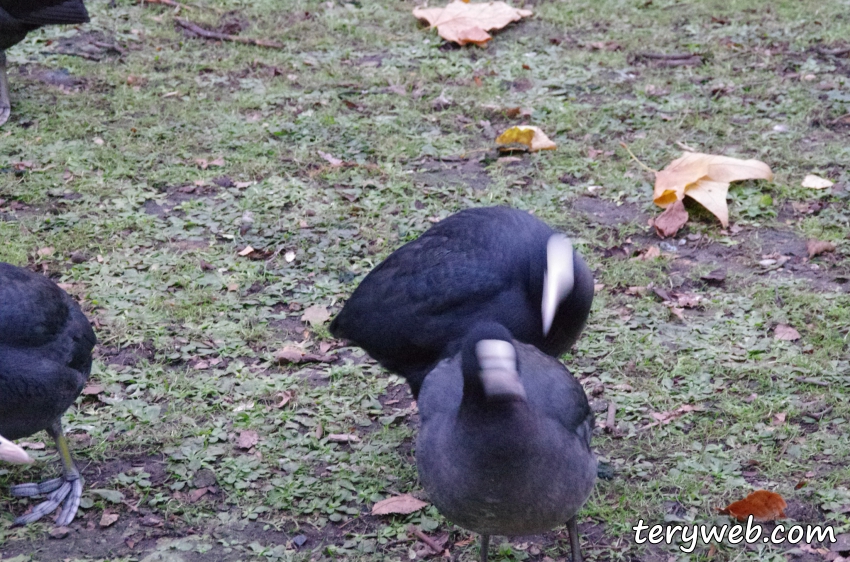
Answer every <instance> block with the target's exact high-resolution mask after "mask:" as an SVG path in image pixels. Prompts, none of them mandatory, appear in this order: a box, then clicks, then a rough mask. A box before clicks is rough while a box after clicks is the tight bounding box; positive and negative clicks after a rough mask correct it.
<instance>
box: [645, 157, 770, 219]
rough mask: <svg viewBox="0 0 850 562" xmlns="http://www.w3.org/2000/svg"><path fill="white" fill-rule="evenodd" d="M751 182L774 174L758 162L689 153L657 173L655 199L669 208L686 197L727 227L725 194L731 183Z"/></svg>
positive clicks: (658, 203)
mask: <svg viewBox="0 0 850 562" xmlns="http://www.w3.org/2000/svg"><path fill="white" fill-rule="evenodd" d="M750 179H766V180H771V179H773V172H772V171H771V170H770V166H768V165H767V164H765V163H764V162H761V161H759V160H741V159H739V158H731V157H729V156H717V155H713V154H702V153H699V152H686V153H684V154H683V155H682V156H681V157H679V158H677V159H676V160H674V161H673V162H671V163H670V164H669V165H668V166H667V167H666V168H664V169H663V170H661V171H660V172H655V191H654V192H653V196H652V199H653V201H654V202H655V204H656V205H658V206H659V207H664V208H667V207H668V206H670V205H672V204H673V203H674V202H676V201H681V200H682V199H683V198H684V197H685V196H686V195H687V196H688V197H690V198H692V199H694V200H695V201H696V202H698V203H699V204H700V205H702V206H703V207H705V208H706V209H708V211H710V212H711V214H713V215H714V216H716V217H717V218H718V219H719V220H720V222H721V223H722V224H723V226H724V227H728V226H729V209H728V207H727V206H726V194H727V192H728V191H729V184H730V183H731V182H733V181H742V180H750Z"/></svg>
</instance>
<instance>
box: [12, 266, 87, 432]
mask: <svg viewBox="0 0 850 562" xmlns="http://www.w3.org/2000/svg"><path fill="white" fill-rule="evenodd" d="M95 343H96V338H95V334H94V331H93V330H92V328H91V325H90V324H89V322H88V320H87V319H86V317H85V315H84V314H83V312H82V310H80V307H79V305H77V303H76V302H74V300H73V299H72V298H71V297H70V296H68V294H67V293H65V291H63V290H62V289H60V288H59V287H58V286H57V285H56V284H55V283H54V282H53V281H51V280H49V279H47V278H46V277H44V276H43V275H38V274H36V273H32V272H30V271H27V270H25V269H21V268H18V267H15V266H12V265H9V264H6V263H0V435H3V436H4V437H6V438H7V439H19V438H21V437H27V436H29V435H32V434H33V433H36V432H38V431H41V430H43V429H47V428H49V427H50V426H51V425H52V424H53V423H54V422H56V421H57V420H58V419H59V418H60V417H61V416H62V414H63V413H64V412H65V410H67V409H68V407H69V406H71V404H73V403H74V400H76V398H77V396H79V394H80V392H81V391H82V389H83V386H84V385H85V382H86V380H87V379H88V377H89V374H90V373H91V366H92V349H93V347H94V345H95Z"/></svg>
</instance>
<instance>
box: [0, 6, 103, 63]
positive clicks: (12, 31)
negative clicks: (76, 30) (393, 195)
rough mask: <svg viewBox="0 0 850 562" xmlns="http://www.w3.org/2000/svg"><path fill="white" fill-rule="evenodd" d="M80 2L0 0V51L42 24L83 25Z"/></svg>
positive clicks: (84, 13) (83, 9) (84, 18)
mask: <svg viewBox="0 0 850 562" xmlns="http://www.w3.org/2000/svg"><path fill="white" fill-rule="evenodd" d="M87 21H89V15H88V12H87V11H86V7H85V6H84V5H83V2H82V0H0V51H3V50H5V49H8V48H9V47H11V46H12V45H15V44H17V43H19V42H21V41H23V39H24V37H26V35H27V33H29V32H30V31H34V30H36V29H38V28H39V27H41V26H43V25H54V24H75V23H86V22H87Z"/></svg>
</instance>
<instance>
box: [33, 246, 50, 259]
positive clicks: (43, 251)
mask: <svg viewBox="0 0 850 562" xmlns="http://www.w3.org/2000/svg"><path fill="white" fill-rule="evenodd" d="M53 252H54V250H53V247H52V246H48V247H47V248H39V249H38V250H37V251H36V252H35V253H36V254H38V255H39V256H41V257H45V256H50V255H53Z"/></svg>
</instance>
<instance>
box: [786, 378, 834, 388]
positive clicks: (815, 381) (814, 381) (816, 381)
mask: <svg viewBox="0 0 850 562" xmlns="http://www.w3.org/2000/svg"><path fill="white" fill-rule="evenodd" d="M794 380H795V381H797V382H802V383H806V384H813V385H815V386H829V383H828V382H826V381H822V380H820V379H813V378H811V377H797V378H795V379H794Z"/></svg>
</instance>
